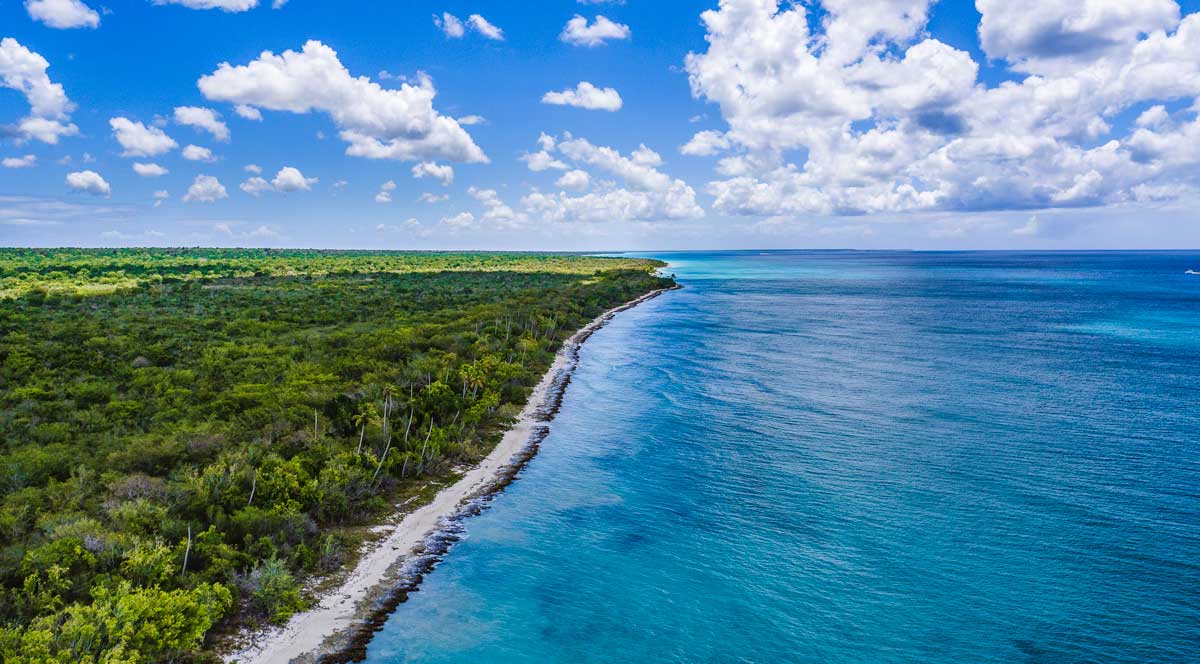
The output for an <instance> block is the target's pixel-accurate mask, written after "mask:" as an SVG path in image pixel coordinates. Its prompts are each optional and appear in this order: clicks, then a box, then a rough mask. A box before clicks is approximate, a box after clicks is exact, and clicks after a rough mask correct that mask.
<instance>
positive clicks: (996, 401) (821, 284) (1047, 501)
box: [367, 251, 1200, 664]
mask: <svg viewBox="0 0 1200 664" xmlns="http://www.w3.org/2000/svg"><path fill="white" fill-rule="evenodd" d="M652 255H653V256H654V257H657V258H661V259H663V260H666V261H668V262H669V263H670V264H671V267H669V268H668V269H667V270H666V271H667V272H673V273H675V274H676V275H677V277H678V279H679V281H680V283H682V284H683V285H684V287H685V288H684V289H682V290H679V291H674V292H670V293H667V294H665V295H663V296H662V297H660V298H658V299H655V300H653V301H651V302H649V303H646V304H644V305H641V306H639V307H637V308H635V309H632V310H630V311H627V312H624V313H622V314H620V315H619V316H617V317H616V318H615V319H614V320H613V321H612V322H611V323H610V324H609V325H608V326H607V327H606V328H604V329H603V330H601V331H600V332H598V333H597V334H595V335H594V336H593V337H592V338H591V339H590V340H589V341H588V342H587V343H586V344H585V345H584V348H583V350H582V355H581V361H580V365H579V368H578V371H577V372H576V374H575V376H574V378H573V380H572V382H571V384H570V386H569V388H568V390H567V392H566V395H565V398H564V400H563V404H562V409H561V411H560V412H559V414H558V417H557V419H556V420H555V421H554V423H553V425H552V431H551V433H550V435H549V436H548V437H547V438H546V440H545V441H544V442H543V444H542V447H541V451H540V452H539V454H538V455H537V456H536V457H535V458H534V459H533V460H532V461H531V462H530V463H529V465H528V466H527V468H526V469H525V470H524V471H523V473H522V474H521V477H520V478H519V479H518V480H517V481H516V482H515V483H513V484H512V485H511V486H509V487H508V488H507V489H506V490H505V491H504V493H502V494H501V495H499V496H498V497H497V498H496V499H495V500H494V502H493V503H492V504H491V506H490V507H489V508H488V509H487V510H486V511H484V512H483V513H482V514H481V515H479V516H477V517H473V518H471V519H469V520H468V521H467V522H466V535H465V539H464V540H463V541H462V542H460V543H458V544H457V545H455V546H454V547H453V549H452V550H451V551H450V553H449V554H448V555H447V557H446V558H445V560H444V561H443V562H441V563H440V564H439V565H438V566H437V568H436V569H435V570H434V571H433V572H432V573H431V574H430V575H429V576H428V577H427V578H426V580H425V582H424V584H423V585H422V586H421V587H420V590H419V591H418V592H416V593H413V594H412V595H411V596H410V598H409V600H408V601H407V602H405V603H404V604H401V605H400V607H399V608H398V609H397V611H396V612H395V613H394V614H393V615H392V617H391V619H390V620H389V621H388V622H387V624H386V625H385V626H384V628H383V629H382V631H381V632H380V633H379V634H378V635H377V636H376V638H375V639H374V640H373V641H372V642H371V644H370V646H369V649H368V660H367V661H369V662H374V663H378V664H382V663H384V662H430V663H452V662H453V663H468V662H469V663H473V664H475V663H481V662H485V663H486V662H572V663H574V662H785V661H786V662H872V663H878V662H932V663H941V662H945V663H950V662H954V663H961V662H972V663H986V662H1031V663H1032V662H1053V663H1056V664H1061V663H1071V662H1130V663H1133V662H1138V663H1154V662H1163V663H1168V662H1169V663H1172V664H1174V663H1181V662H1200V440H1198V438H1200V277H1198V276H1190V275H1187V274H1185V271H1186V270H1188V269H1189V268H1190V269H1197V270H1200V252H1191V253H1174V252H1171V253H1168V252H1164V253H1149V252H1096V253H1068V252H1046V253H999V252H997V253H992V252H980V253H975V252H964V253H914V252H849V251H847V252H808V251H791V252H721V253H677V254H652Z"/></svg>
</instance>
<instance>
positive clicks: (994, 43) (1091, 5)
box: [976, 0, 1179, 73]
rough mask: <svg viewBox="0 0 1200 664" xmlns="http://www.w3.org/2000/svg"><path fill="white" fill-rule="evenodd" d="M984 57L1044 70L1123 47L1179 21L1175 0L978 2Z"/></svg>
mask: <svg viewBox="0 0 1200 664" xmlns="http://www.w3.org/2000/svg"><path fill="white" fill-rule="evenodd" d="M976 5H977V7H978V9H979V12H980V14H981V16H982V20H981V21H980V23H979V41H980V44H981V45H982V47H983V50H984V52H985V53H987V55H988V57H991V58H996V59H1003V60H1007V61H1009V62H1010V63H1011V64H1012V66H1013V67H1014V68H1016V69H1017V70H1020V71H1027V72H1036V73H1049V72H1053V71H1062V70H1063V67H1064V65H1065V66H1067V67H1075V66H1078V65H1080V64H1083V65H1086V64H1088V63H1090V62H1091V61H1094V59H1095V58H1096V57H1097V56H1101V55H1105V54H1110V53H1112V52H1114V51H1119V50H1122V49H1127V48H1128V47H1129V46H1131V45H1132V44H1134V43H1135V42H1137V41H1138V40H1139V39H1140V37H1141V36H1142V35H1147V34H1150V33H1153V32H1155V31H1158V30H1169V29H1171V28H1172V27H1174V26H1175V25H1176V24H1177V23H1178V22H1179V5H1178V4H1176V3H1175V0H1132V1H1131V0H1076V1H1075V2H1040V1H1038V0H977V2H976Z"/></svg>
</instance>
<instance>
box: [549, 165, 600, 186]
mask: <svg viewBox="0 0 1200 664" xmlns="http://www.w3.org/2000/svg"><path fill="white" fill-rule="evenodd" d="M591 181H592V179H591V177H590V176H589V175H588V174H587V171H581V170H578V169H576V170H573V171H567V172H566V173H563V175H562V177H560V178H559V179H558V181H557V182H555V183H554V184H555V185H556V186H558V187H559V188H560V189H574V190H576V191H581V190H583V189H587V188H588V184H589V183H590V182H591Z"/></svg>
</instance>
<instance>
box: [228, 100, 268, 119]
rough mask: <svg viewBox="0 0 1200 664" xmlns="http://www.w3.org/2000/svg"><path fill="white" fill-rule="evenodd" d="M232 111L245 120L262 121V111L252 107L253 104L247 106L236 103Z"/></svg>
mask: <svg viewBox="0 0 1200 664" xmlns="http://www.w3.org/2000/svg"><path fill="white" fill-rule="evenodd" d="M233 112H234V113H237V115H238V117H239V118H242V119H245V120H253V121H255V122H262V119H263V118H262V111H260V110H258V109H257V108H254V107H253V106H247V105H245V104H238V105H237V106H234V107H233Z"/></svg>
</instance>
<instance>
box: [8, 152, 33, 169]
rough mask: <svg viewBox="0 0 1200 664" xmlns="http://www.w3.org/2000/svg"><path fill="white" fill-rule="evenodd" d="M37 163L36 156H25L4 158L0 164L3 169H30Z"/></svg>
mask: <svg viewBox="0 0 1200 664" xmlns="http://www.w3.org/2000/svg"><path fill="white" fill-rule="evenodd" d="M36 163H37V155H32V154H27V155H25V156H23V157H5V158H4V161H2V162H0V165H3V166H4V167H5V168H32V167H33V166H34V164H36Z"/></svg>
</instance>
